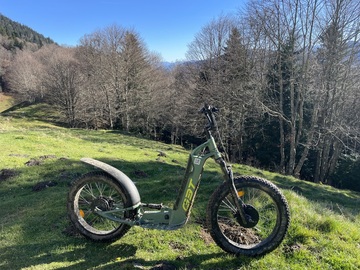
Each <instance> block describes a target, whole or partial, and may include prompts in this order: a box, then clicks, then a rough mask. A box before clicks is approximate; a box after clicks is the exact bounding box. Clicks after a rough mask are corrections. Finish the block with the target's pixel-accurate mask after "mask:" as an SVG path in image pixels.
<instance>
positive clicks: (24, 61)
mask: <svg viewBox="0 0 360 270" xmlns="http://www.w3.org/2000/svg"><path fill="white" fill-rule="evenodd" d="M43 70H44V67H43V66H42V64H41V63H40V62H39V61H38V60H37V59H36V58H35V56H34V54H33V53H32V52H30V51H18V52H17V54H16V55H15V58H14V60H13V61H11V64H10V66H9V67H7V73H6V76H5V80H6V81H7V83H8V86H9V88H10V89H11V90H12V91H14V92H16V93H18V94H19V95H20V96H21V97H22V99H23V100H29V101H34V100H37V99H42V98H43V97H44V93H43V92H42V87H41V83H42V74H43Z"/></svg>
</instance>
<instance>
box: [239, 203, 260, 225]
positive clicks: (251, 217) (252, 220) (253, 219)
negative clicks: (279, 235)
mask: <svg viewBox="0 0 360 270" xmlns="http://www.w3.org/2000/svg"><path fill="white" fill-rule="evenodd" d="M243 210H244V214H245V219H246V224H245V223H244V222H243V220H242V218H241V217H240V214H239V213H236V214H235V217H236V220H237V221H238V222H239V224H240V225H241V226H242V227H244V228H253V227H255V226H256V224H258V222H259V212H258V211H257V210H256V209H255V208H254V207H253V206H252V205H250V204H245V205H243Z"/></svg>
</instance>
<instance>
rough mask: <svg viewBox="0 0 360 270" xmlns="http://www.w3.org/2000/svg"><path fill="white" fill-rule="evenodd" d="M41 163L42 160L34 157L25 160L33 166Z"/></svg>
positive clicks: (28, 164)
mask: <svg viewBox="0 0 360 270" xmlns="http://www.w3.org/2000/svg"><path fill="white" fill-rule="evenodd" d="M41 163H42V160H40V159H36V158H32V159H30V160H29V161H27V162H25V165H26V166H29V167H31V166H39V165H40V164H41Z"/></svg>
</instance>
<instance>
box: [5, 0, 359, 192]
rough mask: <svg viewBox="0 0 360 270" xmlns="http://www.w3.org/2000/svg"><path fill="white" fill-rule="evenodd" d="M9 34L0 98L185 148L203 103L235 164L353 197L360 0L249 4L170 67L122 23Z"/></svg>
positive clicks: (195, 134) (193, 139)
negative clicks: (70, 37) (52, 35)
mask: <svg viewBox="0 0 360 270" xmlns="http://www.w3.org/2000/svg"><path fill="white" fill-rule="evenodd" d="M3 20H4V19H3V16H2V17H1V20H0V22H1V21H3ZM5 29H6V28H5V27H4V26H3V25H2V24H0V44H1V45H2V46H0V85H1V89H0V91H1V90H2V91H4V92H8V93H12V94H16V96H17V97H18V98H19V99H20V100H22V101H25V100H26V101H30V102H46V103H49V104H52V105H53V106H54V107H55V108H57V110H58V112H59V121H62V122H64V123H66V125H67V126H68V127H71V128H75V127H76V128H87V129H116V130H122V131H126V132H132V133H134V134H141V135H142V136H146V137H149V138H152V139H154V140H162V141H165V142H168V143H172V144H182V145H185V146H187V147H192V146H193V145H196V144H197V142H198V139H199V138H201V137H202V136H203V133H202V130H203V126H204V123H203V122H201V121H199V120H198V119H199V117H198V116H197V115H196V114H197V111H198V109H199V108H200V107H201V106H202V105H203V104H204V103H208V104H212V105H214V106H216V107H218V108H219V109H220V113H219V115H218V117H217V121H218V124H219V136H220V138H221V141H222V150H223V151H224V154H225V155H226V156H227V157H228V158H229V159H230V160H231V161H232V162H241V163H244V164H249V165H252V166H254V167H258V168H263V169H268V170H271V171H276V172H280V173H283V174H287V175H293V176H295V177H297V178H300V179H304V180H308V181H312V182H315V183H323V184H328V185H332V186H335V187H338V188H347V189H353V190H357V191H360V177H359V175H360V158H359V153H360V144H359V134H360V122H359V118H360V102H359V97H360V90H359V87H360V81H359V80H360V76H359V75H360V74H359V73H360V65H359V64H360V62H359V60H360V43H359V34H360V32H359V30H360V3H359V1H358V0H330V1H327V0H267V1H264V0H250V1H248V3H247V6H246V9H244V10H241V11H239V12H238V13H237V14H236V15H221V16H219V17H217V18H214V19H213V20H212V21H210V22H209V23H208V24H206V25H204V26H203V28H202V29H201V30H200V31H199V32H198V33H197V34H196V35H195V36H194V38H193V40H192V42H191V43H190V44H189V45H188V52H187V55H186V61H183V62H178V63H174V66H173V67H172V68H165V67H164V65H163V64H162V59H161V56H160V55H158V54H157V53H154V52H150V51H149V50H148V49H147V46H146V41H144V40H143V39H142V38H141V36H140V34H139V33H137V32H136V31H135V30H133V29H126V28H124V27H122V26H121V25H110V26H108V27H105V28H103V29H100V30H97V31H95V32H93V33H88V34H85V35H84V36H83V37H82V38H81V40H80V42H79V44H78V45H77V46H76V47H64V46H58V45H57V44H54V43H53V42H51V40H50V39H45V41H46V42H44V41H41V42H40V43H36V42H35V43H34V41H31V40H26V39H25V38H24V36H19V35H14V34H11V36H10V35H9V31H7V30H5ZM13 32H14V31H13ZM15 41H16V42H17V43H16V44H21V46H12V47H11V49H9V44H10V43H11V42H12V44H13V45H14V42H15Z"/></svg>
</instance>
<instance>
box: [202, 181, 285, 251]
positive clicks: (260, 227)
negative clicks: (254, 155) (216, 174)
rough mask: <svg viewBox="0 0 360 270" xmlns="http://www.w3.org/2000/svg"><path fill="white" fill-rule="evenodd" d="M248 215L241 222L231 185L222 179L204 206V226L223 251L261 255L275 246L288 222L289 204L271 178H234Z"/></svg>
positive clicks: (282, 235)
mask: <svg viewBox="0 0 360 270" xmlns="http://www.w3.org/2000/svg"><path fill="white" fill-rule="evenodd" d="M234 183H235V187H236V190H237V193H238V195H239V197H240V199H241V200H242V202H243V203H244V204H245V206H244V213H245V215H246V217H247V219H248V221H250V222H248V223H247V224H246V225H245V224H242V223H243V222H242V221H241V218H240V217H239V214H238V212H237V209H236V206H235V203H234V200H233V196H232V194H231V189H230V188H231V187H230V185H229V184H228V183H224V184H222V185H221V186H219V188H218V189H217V190H216V191H215V192H214V193H213V195H212V196H211V198H210V200H209V203H208V207H207V226H208V230H209V232H210V234H211V236H212V238H213V239H214V241H215V242H216V243H217V244H218V245H219V246H220V247H221V248H222V249H223V250H225V251H226V252H229V253H232V254H236V255H245V256H259V255H264V254H266V253H268V252H270V251H272V250H274V249H275V248H276V247H278V246H279V244H280V243H281V241H282V240H283V238H284V237H285V234H286V232H287V229H288V227H289V222H290V214H289V207H288V204H287V202H286V199H285V197H284V196H283V195H282V193H281V191H280V190H279V189H278V188H277V187H276V186H275V185H274V184H272V183H271V182H269V181H267V180H265V179H262V178H259V177H254V176H241V177H238V178H235V179H234Z"/></svg>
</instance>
